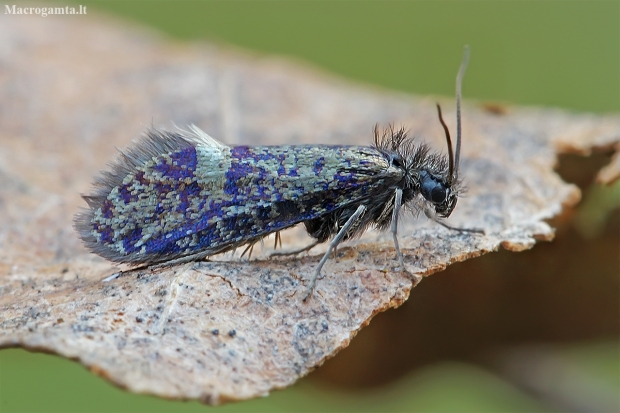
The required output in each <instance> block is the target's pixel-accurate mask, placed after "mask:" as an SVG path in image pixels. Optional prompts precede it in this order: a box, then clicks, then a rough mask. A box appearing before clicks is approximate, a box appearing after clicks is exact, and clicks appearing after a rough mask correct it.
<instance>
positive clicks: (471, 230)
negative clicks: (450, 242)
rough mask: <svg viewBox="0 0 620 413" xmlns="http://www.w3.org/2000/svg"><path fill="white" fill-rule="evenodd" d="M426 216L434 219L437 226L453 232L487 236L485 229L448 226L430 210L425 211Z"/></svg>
mask: <svg viewBox="0 0 620 413" xmlns="http://www.w3.org/2000/svg"><path fill="white" fill-rule="evenodd" d="M424 215H426V217H427V218H429V219H432V220H433V221H435V222H436V223H437V224H439V225H441V226H442V227H444V228H447V229H449V230H452V231H458V232H472V233H474V234H485V232H484V229H481V228H459V227H453V226H452V225H448V224H446V223H445V222H443V221H442V220H440V219H439V218H437V216H436V215H435V212H434V211H433V210H432V209H430V208H427V209H425V210H424Z"/></svg>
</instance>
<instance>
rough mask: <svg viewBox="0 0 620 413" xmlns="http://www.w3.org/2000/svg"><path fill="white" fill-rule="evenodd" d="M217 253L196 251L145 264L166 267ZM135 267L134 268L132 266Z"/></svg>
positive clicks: (150, 266)
mask: <svg viewBox="0 0 620 413" xmlns="http://www.w3.org/2000/svg"><path fill="white" fill-rule="evenodd" d="M215 254H217V252H213V251H210V252H204V251H203V252H197V253H196V254H192V255H188V256H186V257H181V258H175V259H173V260H168V261H164V262H160V263H157V264H152V265H148V264H147V265H146V266H147V267H148V268H152V269H155V268H166V267H171V266H173V265H176V264H184V263H187V262H192V261H200V260H204V259H205V258H207V257H208V256H210V255H215ZM134 269H135V268H134Z"/></svg>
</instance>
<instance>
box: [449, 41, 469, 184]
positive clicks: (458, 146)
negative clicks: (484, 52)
mask: <svg viewBox="0 0 620 413" xmlns="http://www.w3.org/2000/svg"><path fill="white" fill-rule="evenodd" d="M468 61H469V46H465V51H464V53H463V61H462V62H461V67H460V68H459V73H458V74H457V75H456V151H455V152H454V176H453V178H452V180H453V181H456V180H457V178H458V174H459V160H460V158H461V85H462V83H463V76H464V75H465V69H466V68H467V62H468Z"/></svg>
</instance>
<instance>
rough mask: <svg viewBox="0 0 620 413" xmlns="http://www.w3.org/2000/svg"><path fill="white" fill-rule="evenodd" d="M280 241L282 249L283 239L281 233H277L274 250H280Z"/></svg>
mask: <svg viewBox="0 0 620 413" xmlns="http://www.w3.org/2000/svg"><path fill="white" fill-rule="evenodd" d="M278 240H279V241H280V248H282V237H281V236H280V231H278V232H276V236H275V241H274V243H273V250H274V251H275V250H277V249H278Z"/></svg>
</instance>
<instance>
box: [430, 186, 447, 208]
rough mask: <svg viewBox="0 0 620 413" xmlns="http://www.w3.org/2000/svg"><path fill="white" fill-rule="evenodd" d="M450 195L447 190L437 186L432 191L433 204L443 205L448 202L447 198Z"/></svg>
mask: <svg viewBox="0 0 620 413" xmlns="http://www.w3.org/2000/svg"><path fill="white" fill-rule="evenodd" d="M447 195H448V193H447V191H446V188H443V187H442V186H441V185H437V186H435V187H434V188H433V189H432V190H431V199H430V200H431V202H433V203H434V204H441V203H442V202H444V201H445V200H446V196H447Z"/></svg>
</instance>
